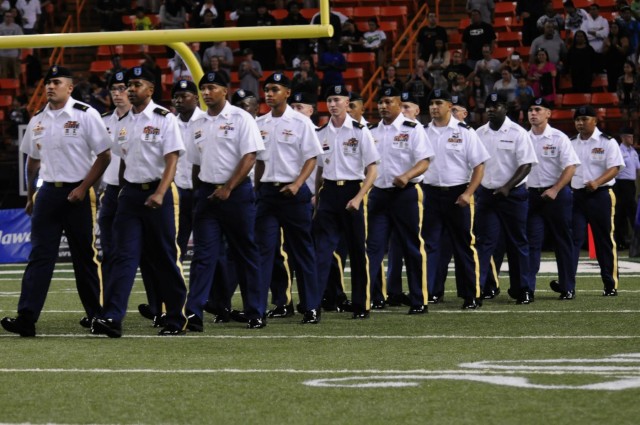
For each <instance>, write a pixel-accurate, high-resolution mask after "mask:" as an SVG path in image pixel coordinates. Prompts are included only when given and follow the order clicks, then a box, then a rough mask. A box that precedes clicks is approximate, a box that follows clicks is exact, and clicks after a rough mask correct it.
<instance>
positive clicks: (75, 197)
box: [67, 187, 87, 203]
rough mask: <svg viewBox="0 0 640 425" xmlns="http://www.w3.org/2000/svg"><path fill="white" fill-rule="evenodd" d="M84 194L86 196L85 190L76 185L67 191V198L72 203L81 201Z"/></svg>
mask: <svg viewBox="0 0 640 425" xmlns="http://www.w3.org/2000/svg"><path fill="white" fill-rule="evenodd" d="M85 196H87V191H86V190H82V189H80V188H79V187H76V188H74V189H73V190H72V191H71V192H70V193H69V196H67V200H68V201H69V202H72V203H76V202H82V201H84V197H85Z"/></svg>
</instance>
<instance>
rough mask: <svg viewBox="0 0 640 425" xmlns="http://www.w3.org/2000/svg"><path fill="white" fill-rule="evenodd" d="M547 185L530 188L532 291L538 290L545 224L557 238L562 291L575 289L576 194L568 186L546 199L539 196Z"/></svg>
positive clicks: (528, 228)
mask: <svg viewBox="0 0 640 425" xmlns="http://www.w3.org/2000/svg"><path fill="white" fill-rule="evenodd" d="M545 189H546V188H530V189H529V216H528V219H527V237H528V238H529V258H530V262H529V291H531V292H535V290H536V275H537V274H538V271H539V270H540V257H541V251H542V242H543V240H544V235H545V226H546V227H547V228H548V229H549V231H550V233H551V234H552V235H553V239H554V242H555V244H554V251H555V254H556V264H557V266H558V282H559V283H560V288H561V289H562V291H564V292H566V291H573V290H575V289H576V275H575V270H574V269H573V236H572V229H571V215H572V208H573V195H572V193H571V188H570V187H568V186H565V187H564V188H563V189H562V190H561V191H560V192H558V196H556V199H555V200H553V201H549V200H544V199H542V197H541V196H540V195H542V193H543V192H544V191H545Z"/></svg>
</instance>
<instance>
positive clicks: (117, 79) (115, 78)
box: [107, 69, 127, 87]
mask: <svg viewBox="0 0 640 425" xmlns="http://www.w3.org/2000/svg"><path fill="white" fill-rule="evenodd" d="M126 73H127V70H126V69H118V70H117V71H116V72H114V73H113V74H111V76H110V77H109V82H108V83H107V87H111V86H112V85H114V84H119V83H122V84H126V83H127V80H126V78H125V74H126Z"/></svg>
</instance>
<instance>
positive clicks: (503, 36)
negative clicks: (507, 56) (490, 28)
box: [496, 31, 522, 47]
mask: <svg viewBox="0 0 640 425" xmlns="http://www.w3.org/2000/svg"><path fill="white" fill-rule="evenodd" d="M496 37H497V38H498V46H500V47H520V46H522V33H521V32H520V31H512V32H499V33H497V34H496Z"/></svg>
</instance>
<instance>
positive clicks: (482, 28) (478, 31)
mask: <svg viewBox="0 0 640 425" xmlns="http://www.w3.org/2000/svg"><path fill="white" fill-rule="evenodd" d="M495 40H496V33H495V31H494V30H493V27H492V26H491V25H490V24H487V23H486V22H482V18H481V15H480V11H479V10H478V9H474V10H472V11H471V24H470V25H469V26H468V27H466V28H465V29H464V31H463V32H462V54H463V57H464V58H466V61H467V65H468V66H469V68H471V69H473V68H475V66H476V62H477V61H479V60H480V59H482V46H484V45H485V44H488V45H490V46H491V49H492V50H493V47H495Z"/></svg>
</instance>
